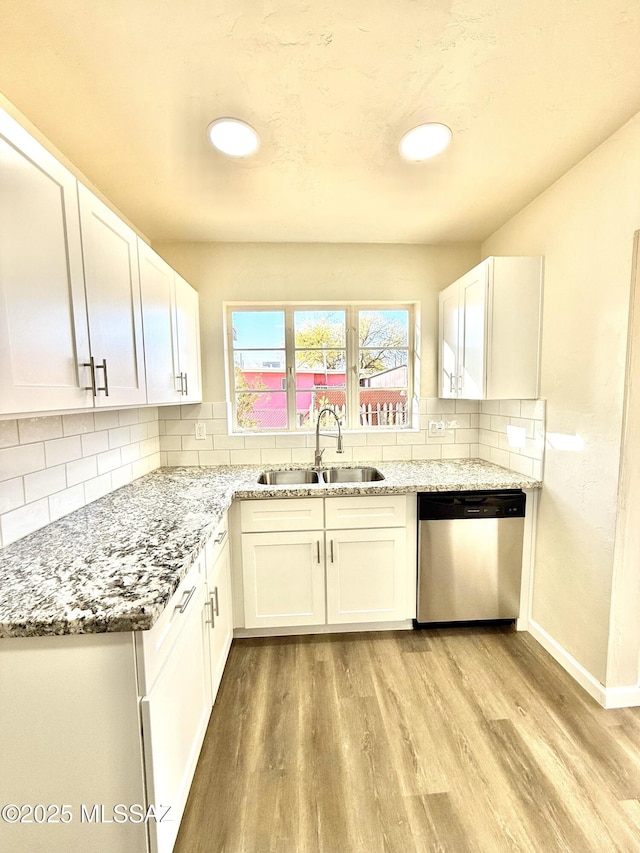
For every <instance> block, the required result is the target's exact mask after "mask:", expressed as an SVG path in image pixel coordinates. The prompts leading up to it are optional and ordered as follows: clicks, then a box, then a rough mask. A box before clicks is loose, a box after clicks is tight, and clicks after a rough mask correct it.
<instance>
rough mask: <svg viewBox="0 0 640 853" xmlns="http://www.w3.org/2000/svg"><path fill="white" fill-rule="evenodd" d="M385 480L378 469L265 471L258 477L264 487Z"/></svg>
mask: <svg viewBox="0 0 640 853" xmlns="http://www.w3.org/2000/svg"><path fill="white" fill-rule="evenodd" d="M377 480H384V474H381V473H380V471H378V469H377V468H371V467H369V466H365V467H363V468H323V469H322V470H321V471H311V470H309V469H308V468H298V469H295V470H285V469H282V470H279V471H263V473H262V474H260V476H259V477H258V483H260V484H261V485H262V486H302V485H310V484H313V483H316V484H321V485H323V484H328V483H373V482H375V481H377Z"/></svg>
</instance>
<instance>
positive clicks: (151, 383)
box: [138, 240, 202, 403]
mask: <svg viewBox="0 0 640 853" xmlns="http://www.w3.org/2000/svg"><path fill="white" fill-rule="evenodd" d="M138 254H139V260H140V285H141V290H142V316H143V326H144V351H145V360H146V371H147V401H148V402H149V403H199V402H200V401H201V400H202V380H201V374H200V312H199V302H198V293H197V291H196V290H194V289H193V287H191V285H190V284H188V283H187V282H186V281H185V280H184V279H183V278H181V277H180V276H179V275H178V273H177V272H175V270H172V269H171V267H170V266H169V264H167V263H166V262H165V261H163V260H162V258H161V257H160V256H159V255H158V254H156V252H154V251H153V249H151V248H150V247H149V246H147V245H146V244H145V243H143V242H142V240H138Z"/></svg>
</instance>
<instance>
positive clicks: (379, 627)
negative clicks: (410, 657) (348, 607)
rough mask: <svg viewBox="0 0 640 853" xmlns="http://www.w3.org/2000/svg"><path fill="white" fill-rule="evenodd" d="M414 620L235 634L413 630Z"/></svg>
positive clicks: (246, 636)
mask: <svg viewBox="0 0 640 853" xmlns="http://www.w3.org/2000/svg"><path fill="white" fill-rule="evenodd" d="M412 629H413V621H412V620H411V619H403V620H401V621H399V622H360V623H356V624H353V623H351V624H348V625H298V626H293V627H288V628H234V629H233V636H234V638H235V639H238V640H247V639H249V638H251V637H292V636H298V635H300V634H352V633H355V632H360V631H411V630H412Z"/></svg>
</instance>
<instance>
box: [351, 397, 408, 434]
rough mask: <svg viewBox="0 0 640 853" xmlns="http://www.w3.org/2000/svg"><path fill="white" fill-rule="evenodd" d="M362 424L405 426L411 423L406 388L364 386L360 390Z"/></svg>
mask: <svg viewBox="0 0 640 853" xmlns="http://www.w3.org/2000/svg"><path fill="white" fill-rule="evenodd" d="M358 396H359V398H360V399H359V407H360V425H361V426H363V427H405V426H408V424H409V402H408V395H407V392H406V390H403V389H393V388H364V389H361V390H360V392H359V395H358Z"/></svg>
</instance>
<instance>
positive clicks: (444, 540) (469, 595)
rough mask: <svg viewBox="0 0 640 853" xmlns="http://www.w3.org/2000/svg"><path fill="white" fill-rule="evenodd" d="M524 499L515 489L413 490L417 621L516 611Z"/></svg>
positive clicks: (506, 615)
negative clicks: (416, 533)
mask: <svg viewBox="0 0 640 853" xmlns="http://www.w3.org/2000/svg"><path fill="white" fill-rule="evenodd" d="M525 500H526V496H525V495H524V493H523V492H522V491H520V490H519V489H515V490H508V491H500V492H496V491H493V492H428V493H420V494H418V613H417V619H416V620H415V623H414V624H415V626H416V627H420V626H421V625H425V624H429V623H433V622H463V621H464V622H466V621H475V620H478V621H480V620H492V619H515V618H516V617H517V616H518V613H519V605H520V576H521V573H522V538H523V533H524V514H525Z"/></svg>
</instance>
